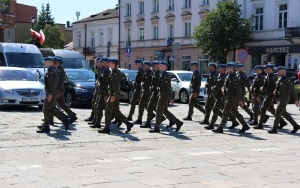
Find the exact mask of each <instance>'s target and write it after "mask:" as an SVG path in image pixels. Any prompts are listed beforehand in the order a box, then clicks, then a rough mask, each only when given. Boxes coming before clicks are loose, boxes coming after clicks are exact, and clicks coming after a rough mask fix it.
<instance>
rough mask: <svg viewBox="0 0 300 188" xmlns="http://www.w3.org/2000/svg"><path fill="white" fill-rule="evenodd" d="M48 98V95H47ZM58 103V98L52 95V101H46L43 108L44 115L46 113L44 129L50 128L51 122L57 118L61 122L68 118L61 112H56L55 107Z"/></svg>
mask: <svg viewBox="0 0 300 188" xmlns="http://www.w3.org/2000/svg"><path fill="white" fill-rule="evenodd" d="M46 96H47V95H46ZM56 101H57V96H55V95H52V100H51V101H50V102H49V101H48V99H47V98H46V99H45V102H44V106H43V113H44V127H45V128H49V125H50V121H51V119H52V118H53V116H55V117H56V118H57V119H59V120H60V121H62V122H64V121H65V118H66V116H65V115H64V113H62V112H61V111H57V110H55V105H56Z"/></svg>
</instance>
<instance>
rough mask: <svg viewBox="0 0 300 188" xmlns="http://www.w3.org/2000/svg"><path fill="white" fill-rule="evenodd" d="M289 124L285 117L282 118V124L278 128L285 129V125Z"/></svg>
mask: <svg viewBox="0 0 300 188" xmlns="http://www.w3.org/2000/svg"><path fill="white" fill-rule="evenodd" d="M286 125H287V122H286V121H284V119H282V118H281V119H280V125H279V127H278V129H283V127H285V126H286Z"/></svg>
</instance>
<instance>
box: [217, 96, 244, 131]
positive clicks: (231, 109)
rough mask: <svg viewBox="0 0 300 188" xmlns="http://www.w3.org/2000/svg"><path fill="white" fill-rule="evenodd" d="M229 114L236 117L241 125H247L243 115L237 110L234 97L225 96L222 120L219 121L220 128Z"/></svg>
mask: <svg viewBox="0 0 300 188" xmlns="http://www.w3.org/2000/svg"><path fill="white" fill-rule="evenodd" d="M230 115H233V116H235V117H236V118H237V119H238V121H239V122H240V123H241V124H242V126H243V127H248V125H247V123H246V122H245V120H244V118H243V116H242V115H241V114H240V113H239V111H238V105H237V101H236V99H234V98H227V99H226V100H225V105H224V109H223V117H222V120H221V123H220V127H221V128H223V127H224V126H225V125H226V123H227V120H228V118H229V117H230Z"/></svg>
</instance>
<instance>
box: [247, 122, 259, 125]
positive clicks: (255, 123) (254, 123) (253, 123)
mask: <svg viewBox="0 0 300 188" xmlns="http://www.w3.org/2000/svg"><path fill="white" fill-rule="evenodd" d="M257 124H258V121H253V122H252V123H250V124H249V125H257Z"/></svg>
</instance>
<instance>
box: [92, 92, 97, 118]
mask: <svg viewBox="0 0 300 188" xmlns="http://www.w3.org/2000/svg"><path fill="white" fill-rule="evenodd" d="M97 96H98V92H97V90H96V91H95V92H94V95H93V99H92V112H91V117H92V118H94V114H95V112H94V109H95V103H96V100H97Z"/></svg>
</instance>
